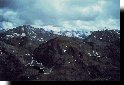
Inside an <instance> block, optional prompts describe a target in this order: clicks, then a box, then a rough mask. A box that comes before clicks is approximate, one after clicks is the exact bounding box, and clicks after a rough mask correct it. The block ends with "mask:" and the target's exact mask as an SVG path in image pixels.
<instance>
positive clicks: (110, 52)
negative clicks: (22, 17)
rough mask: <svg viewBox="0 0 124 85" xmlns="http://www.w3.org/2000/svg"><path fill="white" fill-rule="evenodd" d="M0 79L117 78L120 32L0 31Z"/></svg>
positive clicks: (24, 27) (118, 76)
mask: <svg viewBox="0 0 124 85" xmlns="http://www.w3.org/2000/svg"><path fill="white" fill-rule="evenodd" d="M0 80H9V81H10V80H22V81H23V80H29V81H30V80H37V81H109V80H112V81H114V80H120V31H119V30H107V29H106V30H101V31H91V32H85V31H59V32H56V31H53V30H45V29H44V28H35V27H33V26H31V25H23V26H19V27H16V28H12V29H9V30H1V31H0Z"/></svg>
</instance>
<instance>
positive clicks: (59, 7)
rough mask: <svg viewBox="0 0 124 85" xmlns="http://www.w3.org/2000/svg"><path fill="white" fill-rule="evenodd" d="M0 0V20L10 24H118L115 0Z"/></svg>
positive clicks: (67, 26)
mask: <svg viewBox="0 0 124 85" xmlns="http://www.w3.org/2000/svg"><path fill="white" fill-rule="evenodd" d="M0 1H1V0H0ZM0 3H3V4H4V5H2V4H0V22H1V23H5V22H6V23H12V24H13V26H19V25H23V24H34V25H51V26H59V27H62V28H63V29H68V30H71V29H78V28H79V29H88V30H91V29H94V30H96V29H101V28H103V27H112V28H119V27H120V25H119V24H120V2H119V0H23V1H22V0H2V1H1V2H0ZM117 21H118V22H117ZM103 23H104V24H103ZM107 23H108V24H107ZM0 26H1V24H0ZM6 26H7V25H6ZM11 26H12V25H11ZM1 27H3V25H2V26H1ZM4 27H5V26H4ZM8 27H9V25H8ZM98 27H99V28H98ZM62 28H61V29H62ZM63 29H62V30H63Z"/></svg>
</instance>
